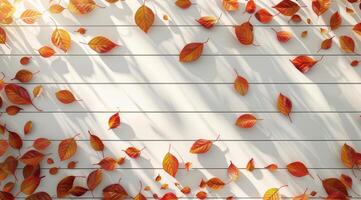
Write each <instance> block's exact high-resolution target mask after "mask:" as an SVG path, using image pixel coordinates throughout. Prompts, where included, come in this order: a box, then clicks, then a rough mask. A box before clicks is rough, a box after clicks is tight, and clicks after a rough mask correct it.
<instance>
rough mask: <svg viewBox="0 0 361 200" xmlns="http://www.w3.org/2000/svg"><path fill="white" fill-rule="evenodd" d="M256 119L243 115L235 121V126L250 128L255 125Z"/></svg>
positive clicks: (252, 116)
mask: <svg viewBox="0 0 361 200" xmlns="http://www.w3.org/2000/svg"><path fill="white" fill-rule="evenodd" d="M257 120H258V119H257V118H256V117H255V116H254V115H252V114H243V115H241V116H239V117H238V118H237V120H236V125H237V126H238V127H240V128H252V127H254V126H255V125H256V123H257Z"/></svg>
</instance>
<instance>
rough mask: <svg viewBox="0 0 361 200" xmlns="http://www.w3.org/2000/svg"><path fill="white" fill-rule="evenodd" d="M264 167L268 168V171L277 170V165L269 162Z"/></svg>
mask: <svg viewBox="0 0 361 200" xmlns="http://www.w3.org/2000/svg"><path fill="white" fill-rule="evenodd" d="M265 168H266V169H268V170H269V171H270V172H275V171H277V169H278V166H277V165H276V164H270V165H268V166H267V167H265Z"/></svg>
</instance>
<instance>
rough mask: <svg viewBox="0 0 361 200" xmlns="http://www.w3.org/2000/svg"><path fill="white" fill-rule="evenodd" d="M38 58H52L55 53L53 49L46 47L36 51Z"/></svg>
mask: <svg viewBox="0 0 361 200" xmlns="http://www.w3.org/2000/svg"><path fill="white" fill-rule="evenodd" d="M38 52H39V54H40V56H42V57H44V58H50V57H51V56H53V55H54V54H55V51H54V49H53V48H51V47H48V46H43V47H41V48H40V49H39V50H38Z"/></svg>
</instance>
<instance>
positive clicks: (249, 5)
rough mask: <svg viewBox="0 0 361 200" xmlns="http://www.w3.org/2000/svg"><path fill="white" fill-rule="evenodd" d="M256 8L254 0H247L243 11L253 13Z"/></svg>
mask: <svg viewBox="0 0 361 200" xmlns="http://www.w3.org/2000/svg"><path fill="white" fill-rule="evenodd" d="M256 8H257V6H256V3H255V2H254V0H249V1H247V4H246V7H245V9H244V12H247V13H249V14H253V13H254V12H256Z"/></svg>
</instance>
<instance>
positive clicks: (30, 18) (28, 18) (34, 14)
mask: <svg viewBox="0 0 361 200" xmlns="http://www.w3.org/2000/svg"><path fill="white" fill-rule="evenodd" d="M40 16H41V13H40V12H39V11H36V10H32V9H27V10H25V11H24V12H23V13H22V14H21V15H20V19H21V20H23V22H25V23H27V24H34V23H35V21H36V20H37V19H39V17H40Z"/></svg>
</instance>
